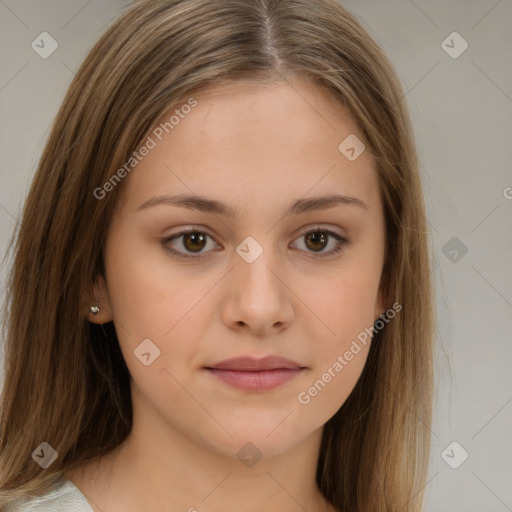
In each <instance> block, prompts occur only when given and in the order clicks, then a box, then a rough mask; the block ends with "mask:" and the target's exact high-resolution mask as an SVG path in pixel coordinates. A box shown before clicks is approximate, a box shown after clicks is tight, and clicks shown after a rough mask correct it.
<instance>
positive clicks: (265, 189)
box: [67, 79, 386, 512]
mask: <svg viewBox="0 0 512 512" xmlns="http://www.w3.org/2000/svg"><path fill="white" fill-rule="evenodd" d="M291 85H293V87H292V86H291ZM194 97H195V98H196V99H197V101H198V105H197V106H196V107H195V108H193V109H192V111H191V112H190V113H189V114H188V115H187V116H186V117H184V119H181V120H180V123H179V124H178V125H177V126H175V127H174V129H173V130H172V131H171V132H170V133H169V134H168V135H167V136H165V137H164V139H163V140H162V141H161V142H159V143H158V145H157V147H155V148H154V149H152V150H151V151H150V153H149V154H148V155H147V156H146V157H145V158H144V159H143V160H142V161H141V162H140V163H139V164H138V166H137V167H136V169H134V170H133V171H132V172H131V174H130V175H129V176H128V177H127V178H125V180H124V182H123V183H122V186H123V190H122V193H121V194H120V198H119V201H118V204H117V207H116V211H115V214H114V216H113V218H112V222H111V225H110V229H109V233H108V238H107V241H106V247H105V252H104V256H105V276H104V278H103V277H101V276H100V277H99V278H98V280H97V281H96V283H95V285H94V294H95V297H96V299H97V300H98V301H99V305H100V309H101V310H100V313H99V314H98V315H96V316H94V317H90V321H93V322H97V323H104V322H108V321H110V320H112V319H113V320H114V323H115V326H116V330H117V333H118V337H119V342H120V346H121V350H122V352H123V356H124V358H125V360H126V363H127V366H128V369H129V370H130V374H131V377H132V381H131V394H132V402H133V410H134V416H133V419H134V421H133V429H132V432H131V434H130V436H129V437H128V439H127V440H126V441H125V442H124V443H123V444H122V445H121V446H120V447H118V449H116V450H115V451H114V452H111V453H110V454H108V455H107V456H105V457H103V458H101V459H99V460H97V461H94V462H91V463H88V464H86V465H84V466H82V467H79V468H77V469H75V470H72V471H69V472H68V473H67V477H68V478H70V479H71V480H73V481H74V482H75V484H76V485H77V486H78V487H79V488H80V489H81V490H82V492H83V493H84V495H85V496H86V497H87V499H88V500H89V502H90V503H91V505H92V506H93V507H94V510H101V511H103V512H117V511H123V512H127V511H128V512H131V511H133V512H135V511H140V510H146V511H151V510H155V511H157V510H158V511H186V510H194V509H193V508H192V507H195V509H197V510H200V511H210V512H213V511H223V512H231V511H235V510H237V511H239V510H244V511H251V512H257V511H266V512H277V511H282V510H287V511H290V512H295V511H301V512H303V510H304V509H306V510H308V511H323V510H334V509H333V508H332V507H329V506H328V504H327V502H326V500H325V499H324V498H323V496H322V495H321V493H320V491H319V489H318V488H317V486H316V482H315V472H316V462H317V457H318V450H319V445H320V440H321V435H322V430H323V426H324V424H325V423H326V422H327V421H328V420H329V419H330V418H331V417H332V416H333V415H334V414H335V412H336V411H337V410H338V409H339V408H340V406H341V405H342V404H343V402H344V401H345V400H346V398H347V397H348V395H349V394H350V392H351V390H352V389H353V387H354V385H355V384H356V382H357V379H358V378H359V376H360V374H361V371H362V369H363V366H364V363H365V361H366V356H367V353H368V349H369V346H370V345H369V344H368V345H367V346H366V347H364V346H363V347H362V350H361V351H360V352H359V353H358V354H357V355H355V356H354V357H353V359H352V360H351V361H350V362H348V364H347V365H346V366H345V367H344V368H343V370H342V371H341V372H340V373H339V374H337V375H336V377H334V378H332V379H331V381H330V382H329V383H328V384H327V385H326V386H325V387H324V388H323V389H322V391H321V392H319V393H318V395H317V396H316V397H312V398H311V401H310V402H309V403H308V404H307V405H303V404H301V403H300V402H299V401H298V398H297V397H298V395H299V393H301V392H304V391H307V390H308V388H310V387H311V385H312V384H313V383H314V382H315V381H317V380H318V379H320V378H321V377H322V374H324V373H325V372H326V370H327V369H328V368H329V367H332V365H333V363H334V362H335V361H336V360H337V357H338V356H340V355H343V354H344V353H345V352H346V351H347V350H348V349H349V348H350V345H351V343H352V341H353V340H355V339H356V338H357V335H358V334H359V333H361V332H362V331H364V329H365V327H370V326H372V325H373V323H374V321H375V320H376V319H377V317H378V316H379V315H380V314H382V313H383V312H384V311H385V309H386V304H385V303H384V299H383V296H384V294H383V291H382V290H381V289H380V286H379V284H380V278H381V273H382V268H383V262H384V253H385V243H386V240H385V224H384V213H383V206H382V200H381V197H380V193H379V182H378V176H377V173H376V167H375V162H374V161H373V158H372V157H371V156H370V155H369V154H368V153H367V152H366V151H365V152H363V153H362V154H361V155H360V156H359V157H358V158H357V159H356V160H355V161H349V160H348V159H347V158H346V157H345V156H344V155H343V154H342V153H341V152H340V151H339V150H338V145H339V144H340V142H341V141H343V140H344V139H345V138H346V137H347V136H348V135H350V134H355V135H356V136H357V137H358V138H359V139H361V140H363V141H364V136H363V134H362V133H361V130H360V129H359V128H358V126H357V125H356V124H355V122H354V121H353V120H352V119H351V117H350V116H349V114H348V113H347V111H346V110H345V109H344V108H343V107H342V106H341V105H340V104H339V103H335V102H334V100H332V99H330V98H329V97H327V96H325V94H324V93H323V92H322V91H321V90H320V89H317V88H315V87H313V86H312V85H310V84H308V83H306V82H304V81H302V80H298V79H295V80H294V81H293V82H290V83H285V82H279V83H275V84H271V85H265V86H261V85H259V86H257V87H254V86H253V85H252V86H251V84H247V83H244V82H236V83H234V84H231V85H230V86H229V87H226V86H225V85H223V86H222V87H220V86H216V87H214V88H210V89H207V90H203V91H200V92H199V93H198V94H197V95H195V96H194ZM166 119H169V116H168V115H166V116H164V117H163V118H162V120H166ZM178 193H183V194H197V195H201V196H206V197H208V198H212V199H217V200H219V201H222V202H224V203H226V204H228V205H230V206H232V207H233V208H235V209H236V210H237V216H236V218H234V219H231V218H229V217H224V216H222V215H219V214H212V213H204V212H198V211H193V210H190V209H186V208H181V207H177V206H171V205H168V204H159V205H156V206H153V207H147V208H143V209H139V207H140V206H141V205H142V204H144V203H145V202H146V201H148V200H149V199H151V198H153V197H154V196H157V195H162V194H168V195H171V194H178ZM332 193H339V194H343V195H346V196H351V197H354V198H357V199H359V200H360V201H362V202H364V204H365V205H366V208H362V207H360V206H356V205H354V204H341V205H337V206H335V207H331V208H328V209H324V210H318V211H315V212H305V213H300V214H298V215H289V216H283V215H284V212H285V210H287V209H288V207H289V206H290V205H291V204H292V203H293V202H294V201H296V200H297V199H301V198H309V197H313V196H315V197H316V196H324V195H327V194H332ZM190 227H193V228H197V230H198V231H201V230H202V231H201V232H203V233H206V234H207V235H209V236H210V237H211V238H207V239H206V242H205V243H203V245H201V244H199V245H194V243H190V241H189V244H188V245H187V244H186V240H185V238H186V237H181V238H178V239H176V240H174V241H173V242H169V243H167V247H169V246H170V247H172V248H174V249H175V250H178V251H181V252H182V253H186V254H189V255H191V256H192V257H195V258H196V259H193V258H190V259H181V258H179V257H177V256H173V255H171V254H170V253H169V252H167V251H166V250H165V245H163V244H162V240H163V239H165V238H166V237H167V238H168V237H170V236H171V235H174V234H178V233H179V232H180V231H183V230H185V229H187V228H190ZM310 228H316V229H317V230H319V229H328V230H331V231H334V232H335V233H337V234H339V235H340V236H343V237H346V238H347V239H348V240H349V242H348V244H346V245H344V246H343V248H342V251H341V252H340V253H338V254H334V255H332V256H325V257H316V258H315V255H318V254H319V252H320V255H321V254H326V253H327V252H329V251H330V250H331V249H333V248H335V247H336V246H337V241H336V239H335V238H333V237H329V238H328V239H327V242H326V246H325V248H323V249H322V245H321V244H319V243H318V242H317V243H316V244H315V243H314V241H309V242H308V238H307V236H304V232H305V231H307V230H308V229H310ZM247 236H251V237H253V238H254V239H255V240H256V241H257V242H258V244H259V245H260V246H261V247H262V248H263V253H262V254H260V255H259V256H258V257H257V258H256V259H255V261H253V262H252V263H248V262H246V261H245V260H244V259H242V258H241V257H240V256H239V255H238V254H237V252H236V248H237V247H238V246H239V244H240V243H241V242H242V241H243V240H244V239H245V238H246V237H247ZM195 243H196V244H197V242H195ZM190 247H191V248H192V249H190ZM187 248H188V251H187ZM194 248H196V249H195V250H196V251H198V252H199V253H200V255H199V256H197V253H194V252H192V251H193V250H194ZM322 250H323V253H322ZM89 300H90V304H94V302H95V301H94V299H93V298H90V299H89ZM144 339H150V340H151V341H152V342H153V343H154V344H155V345H156V346H157V347H158V348H159V350H160V356H159V357H157V358H156V359H155V360H154V362H152V363H151V364H150V365H149V366H145V365H144V364H142V363H141V361H140V360H139V359H138V358H137V357H136V356H135V355H134V350H135V349H136V347H137V346H138V345H139V344H140V343H141V342H142V340H144ZM269 354H277V355H280V356H284V357H287V358H289V359H293V360H295V361H298V362H300V363H301V365H303V366H306V367H307V368H306V370H304V371H303V372H302V373H301V374H300V375H299V376H297V377H295V378H294V379H292V380H291V381H289V382H287V383H285V384H284V385H282V386H280V387H278V388H275V389H273V390H270V391H263V392H262V391H259V392H258V391H245V390H239V389H235V388H232V387H230V386H228V385H227V384H225V383H224V382H222V381H220V380H218V379H217V378H215V377H214V376H213V375H211V374H210V373H209V372H208V371H207V370H205V369H204V366H207V365H209V364H210V365H211V364H213V363H215V362H219V361H221V360H224V359H228V358H231V357H236V356H242V355H249V356H253V357H263V356H266V355H269ZM248 441H249V442H251V443H252V444H253V445H255V446H256V447H257V449H258V450H259V452H261V453H262V458H261V459H260V460H259V461H258V462H257V463H256V464H255V465H254V466H252V467H246V466H245V465H244V464H242V463H241V461H240V460H239V459H238V458H237V452H238V451H239V450H240V449H241V448H242V447H243V446H244V445H245V444H246V443H247V442H248ZM291 468H293V471H291Z"/></svg>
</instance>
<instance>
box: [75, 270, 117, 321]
mask: <svg viewBox="0 0 512 512" xmlns="http://www.w3.org/2000/svg"><path fill="white" fill-rule="evenodd" d="M82 304H83V310H84V311H85V314H86V316H87V320H89V322H91V323H93V324H106V323H107V322H111V321H112V320H113V316H112V307H111V305H110V296H109V293H108V287H107V282H106V280H105V278H104V277H103V276H102V275H97V276H96V278H95V280H94V283H93V285H92V289H91V292H89V293H85V294H84V295H83V298H82ZM92 306H98V308H99V311H98V313H97V314H95V315H94V314H92V313H91V312H90V311H89V308H90V307H92Z"/></svg>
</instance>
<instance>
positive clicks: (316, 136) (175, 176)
mask: <svg viewBox="0 0 512 512" xmlns="http://www.w3.org/2000/svg"><path fill="white" fill-rule="evenodd" d="M190 98H193V100H194V101H195V102H196V103H193V102H192V103H191V101H188V104H193V105H194V106H193V107H192V108H188V107H187V108H183V105H186V104H187V99H189V100H190ZM171 117H172V118H173V119H172V122H170V120H171ZM155 130H156V131H155ZM155 130H153V132H151V134H150V137H151V138H152V140H153V142H154V145H153V144H152V145H153V146H154V147H153V148H152V149H151V150H150V151H149V152H148V153H147V155H146V156H144V158H142V159H141V161H140V163H138V165H137V167H136V168H135V169H134V170H133V171H132V172H131V173H130V176H129V177H128V179H127V180H126V181H127V183H124V184H123V188H124V191H123V196H124V197H123V199H122V201H123V203H132V202H133V201H138V202H139V203H140V199H143V198H146V199H148V198H149V196H151V195H155V194H162V193H170V192H173V193H174V192H178V193H187V194H190V193H192V194H193V193H196V194H199V195H205V196H216V197H223V198H226V197H227V196H229V197H232V198H233V201H231V202H232V203H237V201H236V198H237V197H238V198H239V201H242V202H243V201H244V200H245V199H248V198H249V196H250V197H253V198H255V199H257V198H260V199H261V198H262V197H263V196H266V197H267V198H268V197H269V196H270V195H275V194H276V193H277V192H278V193H279V194H280V195H284V196H286V197H287V196H288V195H289V196H290V197H292V196H293V197H301V196H304V195H305V194H306V193H307V192H308V190H309V189H314V190H312V192H314V193H315V194H316V193H320V192H325V191H329V192H335V190H334V189H336V188H337V189H338V190H336V191H337V192H340V193H345V192H348V191H350V192H351V193H354V194H355V193H359V194H366V195H367V198H368V200H370V198H369V197H368V194H369V193H370V195H371V192H372V190H373V189H376V187H377V178H376V173H375V164H374V161H373V159H372V158H371V156H370V155H369V154H368V153H367V152H363V153H362V154H361V155H360V156H359V157H358V158H357V159H356V160H354V161H350V160H348V159H347V158H346V156H344V154H342V152H340V149H339V145H340V143H342V142H343V141H344V140H345V139H347V137H354V136H355V137H357V139H359V140H360V141H361V142H362V141H364V136H363V134H362V132H361V130H360V128H359V127H358V125H357V123H356V122H355V121H354V119H353V118H352V117H351V116H350V114H349V113H348V111H347V110H346V109H345V108H344V107H343V106H342V105H341V103H339V102H337V101H335V100H334V99H333V98H332V97H330V96H328V95H327V94H326V93H325V92H324V91H323V90H322V89H320V88H318V87H315V86H313V85H311V83H308V82H305V81H301V80H295V81H293V82H277V83H272V84H264V85H263V84H256V83H250V82H234V83H228V84H222V85H217V86H215V87H209V88H206V89H203V90H200V91H198V92H196V93H194V94H193V95H191V96H190V97H188V98H185V99H184V101H183V102H182V103H180V104H178V105H176V106H174V107H173V108H172V109H171V110H170V111H169V112H167V113H166V114H165V115H164V116H162V117H161V118H160V119H159V120H158V121H157V123H156V124H155ZM258 194H261V196H260V197H258ZM239 201H238V202H239ZM286 202H289V201H288V200H286ZM132 206H133V205H132Z"/></svg>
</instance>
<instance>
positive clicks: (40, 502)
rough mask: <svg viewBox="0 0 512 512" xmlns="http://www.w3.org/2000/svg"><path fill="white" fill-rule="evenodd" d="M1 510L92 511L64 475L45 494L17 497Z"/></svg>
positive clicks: (82, 496) (44, 511)
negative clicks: (32, 496)
mask: <svg viewBox="0 0 512 512" xmlns="http://www.w3.org/2000/svg"><path fill="white" fill-rule="evenodd" d="M1 510H2V512H93V509H92V508H91V506H90V505H89V503H87V500H86V499H85V496H84V495H83V494H82V493H81V492H80V490H79V489H78V487H76V485H75V484H74V483H73V482H71V481H70V480H68V479H66V478H64V477H62V479H61V480H59V481H58V483H57V484H56V486H55V487H54V488H53V489H52V490H51V491H49V492H47V493H46V494H44V495H41V496H38V497H37V498H35V497H34V498H18V499H17V500H15V501H13V502H11V503H9V504H8V505H6V507H5V508H1Z"/></svg>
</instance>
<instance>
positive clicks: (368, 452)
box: [0, 0, 433, 512]
mask: <svg viewBox="0 0 512 512" xmlns="http://www.w3.org/2000/svg"><path fill="white" fill-rule="evenodd" d="M292 76H299V77H303V78H305V79H309V80H312V81H313V82H314V83H315V84H316V85H317V86H318V87H321V88H322V89H323V90H325V91H328V92H329V94H330V95H332V96H333V97H334V98H336V99H337V100H338V101H339V102H340V103H341V104H342V105H344V106H345V107H346V108H347V109H349V111H350V112H351V114H352V115H353V117H354V119H355V120H356V121H357V122H358V124H359V125H360V127H361V129H362V131H363V133H364V136H365V138H366V144H367V151H369V152H370V154H371V155H372V156H373V157H374V158H375V161H376V163H377V167H378V175H379V183H380V188H381V192H382V197H383V199H384V206H385V216H386V229H387V234H386V236H387V244H386V261H385V265H384V270H383V275H382V279H383V281H382V282H383V284H384V286H385V290H386V294H387V297H388V303H389V304H391V303H393V302H397V303H399V304H400V305H401V306H402V307H403V310H402V311H401V312H400V314H398V315H396V317H395V318H394V319H393V321H391V322H389V323H388V324H387V325H386V326H385V328H384V329H382V330H380V331H379V332H378V333H376V334H375V336H374V342H373V343H372V345H371V349H370V352H369V355H368V359H367V362H366V365H365V368H364V370H363V373H362V375H361V377H360V379H359V380H358V382H357V384H356V386H355V388H354V390H353V392H352V393H351V394H350V396H349V398H348V399H347V400H346V402H345V403H344V404H343V406H342V407H341V408H340V409H339V411H338V412H337V413H336V414H335V415H334V416H333V417H332V418H331V419H330V420H329V421H328V422H327V423H326V425H325V428H324V433H323V438H322V443H321V447H320V453H319V459H318V466H317V483H318V486H319V488H320V490H321V491H322V492H323V494H324V495H325V496H326V498H327V499H328V500H329V501H330V502H331V503H332V504H333V505H334V506H335V507H336V508H337V509H339V510H351V511H380V512H383V511H387V512H389V511H398V510H408V511H418V510H420V509H421V504H422V500H423V491H422V489H423V488H424V485H425V482H426V475H427V460H428V454H429V442H430V431H429V426H430V422H431V401H432V392H431V387H432V350H433V349H432V346H433V341H432V332H433V329H432V325H433V312H432V297H431V296H432V291H431V279H430V268H429V266H430V262H429V249H428V240H427V228H426V222H425V209H424V202H423V198H422V191H421V183H420V178H419V173H418V161H417V154H416V150H415V144H414V138H413V133H412V127H411V124H410V119H409V113H408V111H407V107H406V104H405V100H404V99H403V97H404V93H403V90H402V88H401V85H400V83H399V80H398V78H397V76H396V74H395V72H394V71H393V69H392V66H391V64H390V62H389V61H388V59H387V58H386V56H385V55H384V53H383V51H382V50H381V49H380V48H379V47H378V46H377V44H376V43H375V42H374V41H373V40H372V38H371V37H370V35H369V34H368V33H367V32H366V31H365V29H364V28H363V27H362V26H361V24H360V23H359V22H358V21H357V20H356V19H355V18H354V17H353V16H352V15H351V14H350V13H348V12H347V11H346V10H344V9H343V8H342V7H341V6H339V5H338V4H337V3H336V2H335V1H334V0H142V1H138V2H134V3H133V4H132V5H130V6H129V8H127V10H126V11H125V12H124V13H123V14H122V15H121V16H120V17H119V18H118V19H117V20H115V22H114V23H113V24H112V25H111V26H110V28H109V29H108V30H107V31H106V33H105V34H104V35H103V36H102V37H101V38H100V40H99V41H98V42H97V43H96V45H95V46H94V47H93V49H92V50H91V51H90V53H89V54H88V56H87V57H86V59H85V61H84V63H83V64H82V66H81V68H80V69H79V71H78V72H77V73H76V76H75V77H74V79H73V81H72V83H71V85H70V87H69V90H68V92H67V94H66V97H65V99H64V101H63V104H62V106H61V108H60V110H59V112H58V114H57V117H56V119H55V122H54V125H53V128H52V130H51V134H50V137H49V140H48V142H47V144H46V146H45V149H44V152H43V154H42V157H41V160H40V163H39V167H38V169H37V171H36V174H35V177H34V180H33V183H32V187H31V189H30V192H29V194H28V197H27V199H26V203H25V207H24V211H23V217H22V220H21V223H20V225H19V228H18V232H17V233H16V241H15V245H14V258H13V266H12V272H11V274H10V279H9V283H8V303H7V304H8V308H7V309H8V314H7V317H6V319H5V326H6V335H5V340H6V345H5V383H4V388H3V393H2V402H1V411H0V413H1V423H0V428H1V439H0V467H1V468H2V469H1V475H0V503H7V502H8V501H9V500H10V499H12V498H14V497H16V496H27V495H33V496H35V495H38V494H41V493H43V492H45V491H46V490H47V489H49V488H50V486H51V485H52V484H53V483H55V481H56V480H57V479H58V478H59V477H60V476H61V475H62V473H63V472H65V471H67V470H68V469H71V468H72V467H75V466H77V465H79V464H82V463H84V462H86V461H90V460H92V459H95V458H97V457H99V456H101V455H103V454H106V453H108V452H109V451H111V450H112V449H114V448H115V447H116V446H118V445H119V444H120V443H122V442H123V440H124V439H125V438H126V436H127V435H128V433H129V431H130V428H131V421H132V409H131V397H130V383H129V373H128V370H127V367H126V365H125V363H124V360H123V357H122V354H121V351H120V348H119V344H118V340H117V337H116V333H115V330H114V326H113V324H112V323H109V324H106V325H104V326H95V325H92V324H90V323H89V322H88V321H87V319H86V314H85V313H86V312H84V308H83V300H82V299H83V296H84V295H87V293H88V292H89V291H90V289H91V283H92V282H93V280H94V277H95V276H97V275H98V274H101V273H102V271H103V268H102V249H103V246H104V242H105V237H106V233H107V230H108V226H109V222H110V219H111V216H112V212H113V208H114V206H115V204H116V198H117V197H118V193H119V190H120V188H121V187H122V186H123V183H120V184H119V185H117V186H115V187H113V190H112V191H110V192H109V193H108V194H106V195H105V197H103V198H101V199H98V198H97V195H95V194H94V193H93V191H94V190H95V189H98V187H102V186H103V184H104V183H106V182H107V181H108V180H109V178H111V177H112V176H113V175H114V174H115V173H116V171H117V170H118V169H119V168H120V167H122V166H123V164H124V163H125V162H126V161H127V160H128V159H129V157H130V156H131V155H132V153H133V152H134V151H135V150H136V149H137V148H138V147H139V146H140V145H141V144H142V142H143V141H144V140H145V139H146V138H147V137H148V135H149V133H150V131H151V129H152V128H153V127H154V125H155V123H156V121H157V120H158V119H159V118H160V117H161V116H162V115H163V114H165V113H166V112H168V111H169V109H170V108H171V107H172V106H175V105H178V104H179V103H180V102H182V101H184V99H186V98H187V97H190V94H191V92H192V91H198V90H200V89H201V88H205V87H208V86H209V85H211V84H213V83H217V84H218V83H229V82H230V81H233V80H241V79H244V80H249V81H251V82H254V83H258V82H259V83H264V82H273V81H281V80H285V81H287V80H288V79H289V78H290V77H292ZM340 142H341V141H340ZM133 172H136V170H134V171H133ZM42 442H48V443H49V444H50V445H51V446H52V447H53V448H54V449H55V450H56V451H57V453H58V456H57V459H56V460H55V461H54V462H53V463H52V464H51V465H50V466H49V467H48V468H46V469H42V468H41V467H40V466H39V465H38V464H36V463H35V462H34V460H32V457H31V454H32V452H33V450H34V449H35V448H36V447H37V446H39V445H40V444H41V443H42Z"/></svg>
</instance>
